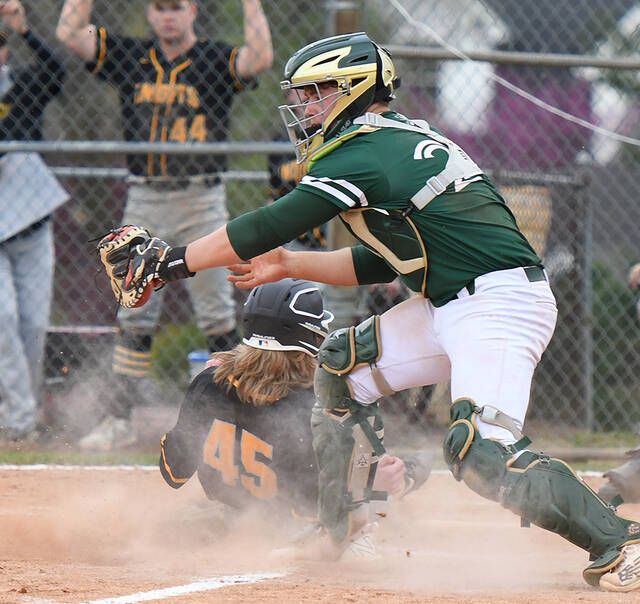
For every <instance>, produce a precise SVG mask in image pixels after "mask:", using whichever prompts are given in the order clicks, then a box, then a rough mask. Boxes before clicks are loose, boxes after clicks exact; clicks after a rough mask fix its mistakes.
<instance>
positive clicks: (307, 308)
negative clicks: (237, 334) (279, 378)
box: [242, 279, 333, 356]
mask: <svg viewBox="0 0 640 604" xmlns="http://www.w3.org/2000/svg"><path fill="white" fill-rule="evenodd" d="M332 320H333V315H332V314H331V313H330V312H329V311H327V310H324V308H323V305H322V296H321V295H320V291H319V289H318V286H317V285H316V284H315V283H311V281H302V280H300V279H282V280H281V281H276V282H275V283H265V284H264V285H259V286H258V287H255V288H254V289H252V290H251V293H250V294H249V297H248V298H247V301H246V302H245V305H244V308H243V313H242V327H243V331H244V338H243V340H242V341H243V342H244V343H245V344H247V345H248V346H253V347H254V348H262V349H264V350H302V351H303V352H306V353H307V354H310V355H312V356H315V355H316V354H318V348H320V344H322V342H323V341H324V339H325V337H326V336H327V333H328V331H329V323H330V322H331V321H332Z"/></svg>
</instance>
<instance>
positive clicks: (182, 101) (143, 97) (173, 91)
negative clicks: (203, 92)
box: [133, 82, 201, 109]
mask: <svg viewBox="0 0 640 604" xmlns="http://www.w3.org/2000/svg"><path fill="white" fill-rule="evenodd" d="M133 100H134V102H135V104H136V105H142V104H143V103H151V104H153V105H174V104H178V105H187V106H188V107H191V108H192V109H199V108H200V104H201V103H200V94H199V93H198V90H197V89H196V88H194V87H193V86H189V85H187V84H163V83H159V84H156V83H152V82H142V83H141V84H136V89H135V93H134V98H133Z"/></svg>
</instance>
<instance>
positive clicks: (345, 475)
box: [311, 317, 386, 542]
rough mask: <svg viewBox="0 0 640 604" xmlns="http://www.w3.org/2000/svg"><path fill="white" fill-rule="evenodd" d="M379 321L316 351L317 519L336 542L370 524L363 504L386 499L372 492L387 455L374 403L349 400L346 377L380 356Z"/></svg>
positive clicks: (341, 333)
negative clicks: (354, 369)
mask: <svg viewBox="0 0 640 604" xmlns="http://www.w3.org/2000/svg"><path fill="white" fill-rule="evenodd" d="M378 325H379V317H371V318H370V319H367V320H366V321H364V322H363V323H361V324H360V325H358V326H357V327H350V328H347V329H340V330H338V331H335V332H333V333H332V334H330V336H329V337H328V338H327V339H326V340H325V342H324V343H323V344H322V346H321V347H320V351H319V354H318V361H319V365H320V366H319V367H318V369H317V370H316V375H315V383H314V388H315V394H316V405H315V407H314V408H313V411H312V414H311V431H312V434H313V448H314V451H315V453H316V458H317V462H318V471H319V478H318V487H319V488H318V514H319V519H320V523H321V524H322V525H323V526H324V527H325V529H326V530H327V531H328V532H329V534H330V535H331V537H332V538H333V539H334V541H337V542H340V541H343V540H344V539H346V538H347V537H349V535H351V534H352V533H353V532H354V531H356V530H358V529H359V528H360V527H361V526H362V525H363V524H364V523H366V522H367V519H368V510H367V509H366V508H367V506H366V505H365V504H367V503H368V502H369V501H370V500H371V499H372V498H374V499H378V498H380V499H383V498H386V494H382V493H375V492H374V491H373V490H372V485H373V481H374V478H375V470H376V467H377V463H378V458H379V457H380V456H381V455H382V454H383V453H384V452H385V450H384V446H383V444H382V440H383V435H384V429H383V425H382V418H381V417H380V415H379V413H378V406H377V404H372V405H362V404H360V403H358V402H357V401H356V400H354V399H353V397H352V395H351V392H350V391H349V387H348V384H347V381H346V378H345V376H346V375H348V374H349V372H350V371H352V370H353V368H354V367H355V366H356V365H358V364H361V363H374V362H375V361H376V360H377V359H378V358H379V356H380V339H379V328H378Z"/></svg>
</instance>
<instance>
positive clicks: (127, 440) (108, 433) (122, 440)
mask: <svg viewBox="0 0 640 604" xmlns="http://www.w3.org/2000/svg"><path fill="white" fill-rule="evenodd" d="M136 440H137V439H136V435H135V432H134V430H133V427H132V425H131V422H129V421H128V420H126V419H123V418H118V417H113V416H111V415H110V416H108V417H106V418H105V419H104V420H102V422H100V423H99V424H98V425H97V426H96V427H95V428H94V429H93V430H92V431H91V432H89V434H86V435H85V436H83V437H82V438H81V439H80V440H79V441H78V446H79V447H80V448H81V449H82V450H84V451H95V452H101V453H106V452H109V451H113V450H115V449H120V448H122V447H128V446H129V445H133V444H134V443H135V442H136Z"/></svg>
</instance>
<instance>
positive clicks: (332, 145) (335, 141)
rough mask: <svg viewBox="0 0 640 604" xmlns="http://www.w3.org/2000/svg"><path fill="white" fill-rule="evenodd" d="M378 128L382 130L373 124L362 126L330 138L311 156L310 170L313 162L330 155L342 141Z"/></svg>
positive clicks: (309, 160) (344, 141)
mask: <svg viewBox="0 0 640 604" xmlns="http://www.w3.org/2000/svg"><path fill="white" fill-rule="evenodd" d="M376 130H380V128H374V127H373V126H360V128H358V129H357V130H352V131H351V132H347V133H345V134H343V135H341V136H337V137H335V138H332V139H330V140H329V141H328V142H326V143H324V144H323V145H322V146H321V147H319V148H318V149H316V150H315V151H314V152H313V153H312V154H311V155H310V156H309V159H308V162H309V170H311V168H313V164H314V163H315V162H317V161H318V160H319V159H322V158H323V157H324V156H325V155H329V153H331V152H332V151H335V150H336V149H337V148H338V147H339V146H340V145H342V143H346V142H347V141H348V140H350V139H352V138H353V137H354V136H358V134H369V133H370V132H375V131H376Z"/></svg>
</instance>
